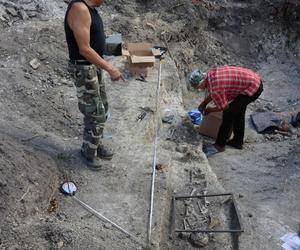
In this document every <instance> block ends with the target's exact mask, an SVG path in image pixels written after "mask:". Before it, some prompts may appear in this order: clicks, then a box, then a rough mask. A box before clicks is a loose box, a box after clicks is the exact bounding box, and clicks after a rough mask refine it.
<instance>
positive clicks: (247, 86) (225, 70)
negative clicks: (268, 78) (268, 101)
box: [207, 66, 261, 109]
mask: <svg viewBox="0 0 300 250" xmlns="http://www.w3.org/2000/svg"><path fill="white" fill-rule="evenodd" d="M207 79H208V86H207V88H208V92H209V94H210V96H211V98H212V100H213V102H214V103H215V105H216V106H217V107H218V108H222V109H223V108H225V107H226V106H227V105H228V103H229V102H230V101H232V100H233V99H234V98H236V97H237V96H239V95H248V96H252V95H254V93H255V92H256V91H257V90H258V88H259V86H260V82H261V78H260V76H259V75H258V74H256V73H255V72H253V71H251V70H249V69H245V68H241V67H234V66H223V67H217V68H215V69H212V70H210V71H209V72H208V74H207Z"/></svg>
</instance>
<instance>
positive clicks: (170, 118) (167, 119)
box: [162, 109, 175, 124]
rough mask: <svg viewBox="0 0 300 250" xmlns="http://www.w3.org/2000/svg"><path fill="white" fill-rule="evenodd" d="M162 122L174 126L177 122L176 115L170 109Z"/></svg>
mask: <svg viewBox="0 0 300 250" xmlns="http://www.w3.org/2000/svg"><path fill="white" fill-rule="evenodd" d="M162 122H164V123H168V124H172V123H173V122H175V114H174V113H173V112H172V110H170V109H165V110H164V111H163V115H162Z"/></svg>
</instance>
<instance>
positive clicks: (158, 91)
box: [147, 60, 162, 245]
mask: <svg viewBox="0 0 300 250" xmlns="http://www.w3.org/2000/svg"><path fill="white" fill-rule="evenodd" d="M161 68H162V67H161V60H159V72H158V83H157V90H156V129H155V139H154V145H153V164H152V181H151V197H150V211H149V220H148V221H149V222H148V230H147V232H148V234H147V244H148V245H149V244H150V243H151V231H152V218H153V203H154V185H155V175H156V157H157V137H158V112H159V110H158V108H159V95H160V82H161Z"/></svg>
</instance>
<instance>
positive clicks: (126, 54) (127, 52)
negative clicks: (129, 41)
mask: <svg viewBox="0 0 300 250" xmlns="http://www.w3.org/2000/svg"><path fill="white" fill-rule="evenodd" d="M122 55H123V56H130V54H129V51H128V50H125V49H122Z"/></svg>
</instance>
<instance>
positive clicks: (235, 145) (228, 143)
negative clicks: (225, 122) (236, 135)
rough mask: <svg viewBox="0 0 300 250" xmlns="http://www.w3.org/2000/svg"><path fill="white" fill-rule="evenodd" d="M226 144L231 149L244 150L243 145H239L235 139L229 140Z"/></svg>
mask: <svg viewBox="0 0 300 250" xmlns="http://www.w3.org/2000/svg"><path fill="white" fill-rule="evenodd" d="M226 144H227V145H228V146H230V147H233V148H235V149H240V150H242V149H243V144H241V143H237V142H236V141H235V140H234V139H232V140H229V141H228V142H227V143H226Z"/></svg>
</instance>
